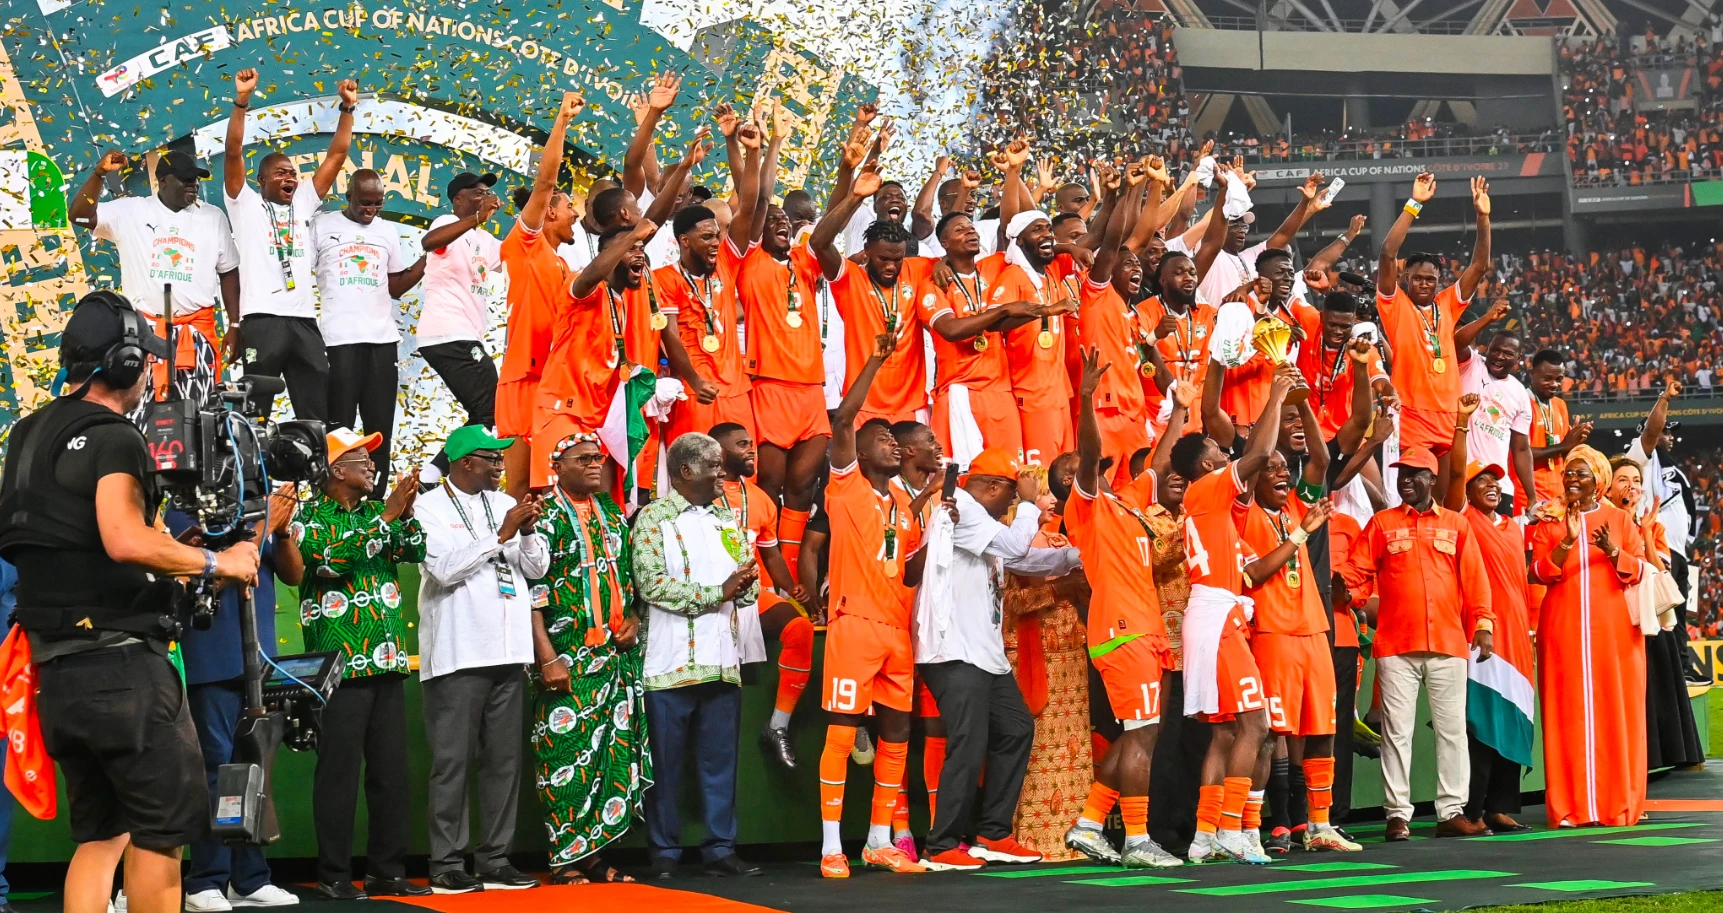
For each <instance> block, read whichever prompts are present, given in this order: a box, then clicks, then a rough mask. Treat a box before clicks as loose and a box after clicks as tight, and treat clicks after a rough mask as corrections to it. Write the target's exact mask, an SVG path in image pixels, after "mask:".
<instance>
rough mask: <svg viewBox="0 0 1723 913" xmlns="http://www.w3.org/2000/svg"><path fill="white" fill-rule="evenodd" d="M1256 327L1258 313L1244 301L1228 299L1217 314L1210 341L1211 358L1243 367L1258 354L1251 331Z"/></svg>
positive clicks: (1230, 365)
mask: <svg viewBox="0 0 1723 913" xmlns="http://www.w3.org/2000/svg"><path fill="white" fill-rule="evenodd" d="M1255 327H1256V313H1255V312H1253V311H1252V310H1251V309H1250V305H1248V304H1245V303H1244V302H1242V301H1228V302H1227V303H1225V304H1223V305H1221V306H1220V313H1218V314H1216V315H1215V319H1214V335H1213V337H1211V338H1210V341H1209V353H1210V354H1209V358H1210V359H1212V360H1214V361H1218V362H1220V363H1221V364H1223V365H1225V366H1227V367H1228V368H1242V367H1244V364H1245V363H1246V362H1248V361H1250V360H1251V358H1253V357H1254V356H1255V355H1256V347H1255V346H1253V345H1251V342H1250V333H1251V330H1253V329H1254V328H1255Z"/></svg>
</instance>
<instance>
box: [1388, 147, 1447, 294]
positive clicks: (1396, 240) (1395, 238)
mask: <svg viewBox="0 0 1723 913" xmlns="http://www.w3.org/2000/svg"><path fill="white" fill-rule="evenodd" d="M1435 195H1436V176H1435V175H1433V174H1431V173H1429V172H1427V171H1426V172H1424V173H1423V174H1420V175H1418V177H1417V179H1416V180H1414V181H1412V200H1411V202H1408V203H1407V204H1406V206H1405V207H1404V208H1402V209H1401V210H1400V217H1399V218H1397V219H1395V220H1394V227H1393V228H1390V229H1388V235H1387V237H1385V238H1383V239H1382V252H1381V253H1380V254H1379V255H1378V256H1377V258H1376V294H1378V295H1381V296H1382V297H1384V298H1392V297H1394V290H1395V289H1396V288H1397V287H1398V285H1399V282H1400V245H1401V244H1404V243H1405V241H1406V232H1408V231H1411V230H1412V220H1413V219H1416V218H1417V217H1418V216H1417V213H1416V211H1417V210H1421V209H1423V206H1424V204H1425V203H1428V202H1430V198H1431V197H1433V196H1435Z"/></svg>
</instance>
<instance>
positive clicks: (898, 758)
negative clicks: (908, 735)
mask: <svg viewBox="0 0 1723 913" xmlns="http://www.w3.org/2000/svg"><path fill="white" fill-rule="evenodd" d="M874 744H875V745H876V746H878V749H877V753H876V754H875V755H874V759H873V814H872V815H870V816H869V817H868V823H869V824H871V825H873V826H875V827H878V826H880V825H885V824H890V823H891V818H892V809H894V808H896V807H897V792H898V790H900V789H902V788H903V770H904V768H905V767H908V766H909V743H908V742H886V741H879V742H876V743H874Z"/></svg>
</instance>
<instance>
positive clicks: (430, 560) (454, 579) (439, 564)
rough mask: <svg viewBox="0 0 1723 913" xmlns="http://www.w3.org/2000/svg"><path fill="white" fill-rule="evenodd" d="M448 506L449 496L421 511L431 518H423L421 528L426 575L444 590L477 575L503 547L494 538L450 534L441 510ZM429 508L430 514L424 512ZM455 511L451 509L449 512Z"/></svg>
mask: <svg viewBox="0 0 1723 913" xmlns="http://www.w3.org/2000/svg"><path fill="white" fill-rule="evenodd" d="M439 493H440V492H439ZM448 503H449V496H448V495H447V494H443V496H442V498H441V499H440V500H438V501H433V502H432V503H428V504H426V503H421V504H420V505H419V509H420V511H421V512H422V513H425V514H429V515H430V516H424V517H421V518H420V523H419V525H420V526H421V527H423V528H424V530H425V564H424V567H425V574H426V575H428V576H429V577H430V578H431V579H432V580H435V581H436V582H437V583H438V584H440V585H442V586H445V587H454V586H457V585H459V584H460V583H461V581H463V580H466V579H467V578H468V577H471V576H472V575H473V574H475V573H477V572H478V570H479V569H480V568H482V567H484V566H485V564H486V563H487V562H489V561H490V560H491V559H492V558H494V557H496V556H497V553H499V552H501V551H502V550H503V546H502V543H500V542H498V541H497V539H496V537H495V536H485V537H483V538H481V539H470V538H468V537H467V536H466V534H465V530H464V529H463V530H462V531H461V532H460V533H455V532H454V531H453V530H451V529H450V525H451V524H450V523H449V518H448V517H447V516H446V515H444V514H443V509H442V508H443V505H444V504H448ZM427 507H429V508H431V510H425V508H427ZM453 509H454V508H453V505H450V507H449V510H450V511H451V512H452V511H453Z"/></svg>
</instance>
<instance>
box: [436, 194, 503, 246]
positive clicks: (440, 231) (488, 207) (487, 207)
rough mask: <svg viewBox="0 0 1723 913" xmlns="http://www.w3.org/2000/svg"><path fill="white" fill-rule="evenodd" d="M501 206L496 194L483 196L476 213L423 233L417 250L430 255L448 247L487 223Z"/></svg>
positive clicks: (501, 202)
mask: <svg viewBox="0 0 1723 913" xmlns="http://www.w3.org/2000/svg"><path fill="white" fill-rule="evenodd" d="M502 204H503V201H502V200H501V199H500V198H498V197H497V195H496V194H494V193H487V194H485V196H484V198H483V199H481V200H480V201H479V211H478V212H475V213H473V214H472V215H470V216H467V217H466V218H464V219H456V220H455V221H453V222H450V223H448V224H447V225H439V226H437V227H436V228H433V229H431V230H430V231H427V232H425V234H424V237H422V238H420V239H419V249H420V250H423V251H425V252H426V253H430V252H431V251H436V250H442V249H443V248H445V247H448V246H449V245H450V244H453V243H455V242H456V241H459V240H460V239H461V236H462V235H464V234H466V233H467V232H469V231H472V230H473V229H475V228H478V227H480V226H482V225H484V224H485V223H486V222H489V221H490V220H491V216H493V215H496V212H497V208H498V207H499V206H501V205H502Z"/></svg>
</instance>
